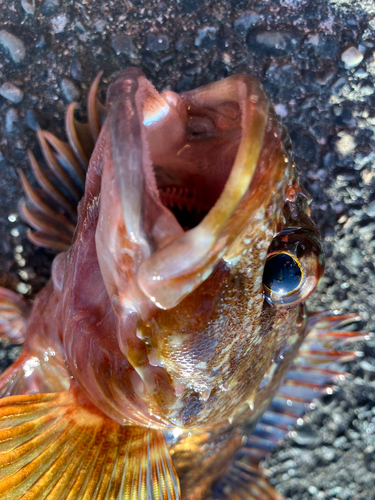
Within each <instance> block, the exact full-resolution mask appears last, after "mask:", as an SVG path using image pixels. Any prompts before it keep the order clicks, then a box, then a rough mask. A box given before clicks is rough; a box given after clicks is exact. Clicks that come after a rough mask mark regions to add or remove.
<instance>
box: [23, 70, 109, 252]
mask: <svg viewBox="0 0 375 500" xmlns="http://www.w3.org/2000/svg"><path fill="white" fill-rule="evenodd" d="M101 76H102V73H99V75H98V76H97V77H96V78H95V80H94V82H93V84H92V85H91V87H90V92H89V96H88V109H87V113H88V118H89V123H88V124H82V123H79V122H78V121H77V120H75V118H74V110H75V107H76V103H72V104H71V105H70V106H69V107H68V109H67V112H66V119H65V126H66V135H67V137H68V142H63V141H61V140H60V139H58V138H57V137H55V136H54V135H53V134H51V133H50V132H47V131H42V130H40V129H38V131H37V138H38V143H39V147H40V149H41V151H42V154H43V157H44V160H45V163H46V167H47V168H46V169H45V170H44V169H42V168H41V167H40V165H39V163H38V162H37V160H36V159H35V157H34V155H33V154H32V153H31V151H29V152H28V155H29V162H30V166H31V168H32V171H33V175H34V178H35V180H36V181H37V183H38V185H39V189H35V188H33V187H32V186H31V184H30V183H29V181H28V180H27V178H26V176H25V175H24V174H23V173H22V172H21V174H20V176H21V182H22V186H23V191H24V193H25V196H26V199H27V204H25V203H22V204H21V206H20V212H21V215H22V217H23V219H24V220H25V221H26V222H27V223H28V224H29V225H30V226H31V227H32V228H33V229H35V231H31V230H29V231H28V233H27V236H28V239H29V240H30V241H31V242H32V243H34V244H35V245H37V246H41V247H45V248H50V249H52V250H56V251H58V252H61V251H64V250H68V249H69V247H70V243H71V241H72V237H73V234H74V228H75V224H76V222H77V205H78V202H79V200H80V199H81V197H82V195H83V191H84V184H85V177H86V170H87V166H88V162H89V160H90V156H91V153H92V151H93V147H94V144H95V141H96V139H97V137H98V135H99V132H100V126H101V122H102V115H103V108H102V106H100V104H99V103H98V102H97V99H96V94H97V91H98V85H99V82H100V78H101Z"/></svg>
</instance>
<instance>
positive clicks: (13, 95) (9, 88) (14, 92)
mask: <svg viewBox="0 0 375 500" xmlns="http://www.w3.org/2000/svg"><path fill="white" fill-rule="evenodd" d="M0 95H2V96H3V97H5V99H8V101H11V102H14V103H15V104H18V103H19V102H21V101H22V99H23V92H22V90H21V89H19V88H18V87H16V86H15V85H13V83H10V82H5V83H3V84H2V86H1V87H0Z"/></svg>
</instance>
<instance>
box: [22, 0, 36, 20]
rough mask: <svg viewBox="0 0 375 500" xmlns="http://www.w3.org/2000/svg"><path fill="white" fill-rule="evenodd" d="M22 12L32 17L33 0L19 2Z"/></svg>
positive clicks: (33, 10) (33, 9)
mask: <svg viewBox="0 0 375 500" xmlns="http://www.w3.org/2000/svg"><path fill="white" fill-rule="evenodd" d="M21 5H22V8H23V10H24V11H25V12H26V14H29V16H33V15H34V12H35V0H21Z"/></svg>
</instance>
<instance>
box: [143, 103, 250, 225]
mask: <svg viewBox="0 0 375 500" xmlns="http://www.w3.org/2000/svg"><path fill="white" fill-rule="evenodd" d="M174 96H176V95H175V94H174ZM177 99H178V100H176V102H175V104H174V105H172V106H169V109H168V108H167V109H168V112H167V114H165V115H164V116H163V114H162V113H160V111H159V112H158V114H157V113H156V112H155V111H153V113H154V116H157V117H160V116H161V118H157V119H155V120H154V121H152V120H149V119H148V121H147V117H146V118H145V119H144V124H145V125H146V130H147V138H148V142H149V146H150V155H151V162H152V166H153V171H154V175H155V179H156V184H157V188H158V192H159V198H160V201H161V202H162V203H163V205H164V206H166V207H167V208H168V209H169V210H170V211H171V212H172V213H173V214H174V215H175V217H176V219H177V220H178V222H179V224H180V225H181V227H182V228H183V229H184V230H185V231H186V230H188V229H192V228H193V227H195V226H197V225H198V224H199V223H200V222H201V221H202V219H203V218H204V217H205V216H206V215H207V213H208V212H209V211H210V210H211V208H212V207H213V206H214V205H215V203H216V201H217V200H218V198H219V197H220V195H221V193H222V191H223V189H224V187H225V184H226V182H227V180H228V177H229V174H230V172H231V169H232V167H233V164H234V161H235V158H236V155H237V151H238V147H239V143H240V140H241V110H240V106H239V104H238V103H237V102H234V101H227V102H221V103H220V104H219V105H217V104H215V105H210V104H209V103H208V104H207V105H199V106H197V105H196V104H195V103H194V102H192V100H191V99H189V98H188V97H184V98H180V97H179V96H177ZM145 106H147V101H146V105H145ZM145 115H146V113H145Z"/></svg>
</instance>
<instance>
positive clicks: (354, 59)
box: [341, 47, 363, 69]
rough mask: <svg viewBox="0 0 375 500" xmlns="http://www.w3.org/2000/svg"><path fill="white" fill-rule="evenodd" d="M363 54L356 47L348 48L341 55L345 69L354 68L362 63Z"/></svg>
mask: <svg viewBox="0 0 375 500" xmlns="http://www.w3.org/2000/svg"><path fill="white" fill-rule="evenodd" d="M362 59H363V54H362V53H361V52H360V51H359V50H358V49H357V48H356V47H349V48H348V49H346V50H345V52H343V53H342V54H341V61H342V62H343V63H344V64H345V68H346V69H351V68H355V67H356V66H358V64H360V63H361V62H362Z"/></svg>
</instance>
